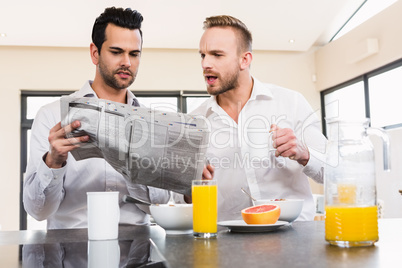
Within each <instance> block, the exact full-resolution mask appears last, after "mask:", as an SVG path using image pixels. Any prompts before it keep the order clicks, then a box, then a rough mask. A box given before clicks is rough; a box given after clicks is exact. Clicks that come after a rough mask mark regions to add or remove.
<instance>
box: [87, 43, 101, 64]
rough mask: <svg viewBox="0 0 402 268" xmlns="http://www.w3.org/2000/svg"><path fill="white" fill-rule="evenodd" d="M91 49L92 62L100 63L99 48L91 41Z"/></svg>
mask: <svg viewBox="0 0 402 268" xmlns="http://www.w3.org/2000/svg"><path fill="white" fill-rule="evenodd" d="M89 51H90V53H91V59H92V63H93V64H95V65H98V63H99V50H98V48H97V47H96V46H95V44H94V43H91V45H90V46H89Z"/></svg>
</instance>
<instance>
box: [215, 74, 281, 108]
mask: <svg viewBox="0 0 402 268" xmlns="http://www.w3.org/2000/svg"><path fill="white" fill-rule="evenodd" d="M252 79H253V90H252V91H251V96H250V99H249V100H248V101H253V100H263V99H265V100H272V99H273V98H274V95H273V94H272V92H271V90H270V89H269V87H268V86H266V85H265V84H264V83H262V82H260V81H259V80H257V79H256V78H254V77H252ZM219 110H222V108H221V107H220V106H219V105H218V102H217V101H216V96H211V98H210V99H209V100H208V103H207V111H212V112H216V113H219V112H218V111H219Z"/></svg>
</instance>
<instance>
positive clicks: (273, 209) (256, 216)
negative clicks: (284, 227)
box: [241, 204, 281, 224]
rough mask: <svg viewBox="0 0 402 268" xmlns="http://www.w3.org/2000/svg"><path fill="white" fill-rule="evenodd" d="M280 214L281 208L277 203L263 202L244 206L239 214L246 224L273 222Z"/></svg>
mask: <svg viewBox="0 0 402 268" xmlns="http://www.w3.org/2000/svg"><path fill="white" fill-rule="evenodd" d="M280 215H281V208H280V207H279V205H277V204H264V205H258V206H253V207H249V208H245V209H243V210H242V211H241V216H242V217H243V220H244V221H245V222H246V223H247V224H274V223H276V222H277V221H278V219H279V216H280Z"/></svg>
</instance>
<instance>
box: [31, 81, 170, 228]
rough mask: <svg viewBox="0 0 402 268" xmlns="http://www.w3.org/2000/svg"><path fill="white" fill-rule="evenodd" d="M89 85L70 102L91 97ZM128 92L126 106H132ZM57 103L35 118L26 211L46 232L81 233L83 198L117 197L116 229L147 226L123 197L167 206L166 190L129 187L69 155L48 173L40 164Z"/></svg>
mask: <svg viewBox="0 0 402 268" xmlns="http://www.w3.org/2000/svg"><path fill="white" fill-rule="evenodd" d="M91 84H92V81H88V82H86V83H85V85H84V86H83V87H82V88H81V90H79V91H77V92H75V93H73V94H71V97H84V96H88V97H95V98H97V96H96V94H95V92H94V91H93V89H92V88H91ZM135 102H136V99H135V97H134V95H133V94H132V93H131V92H130V91H129V90H127V103H135ZM60 117H61V115H60V101H55V102H53V103H50V104H48V105H45V106H43V107H42V108H41V109H40V110H39V111H38V113H37V115H36V117H35V120H34V123H33V125H32V131H31V141H30V154H29V162H28V166H27V170H26V174H25V180H24V190H23V201H24V207H25V210H26V211H27V212H28V213H29V214H30V215H31V216H32V217H34V218H35V219H37V220H47V228H48V229H63V228H86V227H87V194H86V193H87V192H97V191H118V192H120V195H119V200H120V223H121V224H148V223H149V215H148V214H147V212H148V210H147V208H146V207H142V206H141V208H140V206H137V205H135V204H128V203H123V202H122V201H121V198H122V196H123V195H125V194H130V195H132V196H136V197H139V198H141V199H143V200H147V201H150V202H152V203H167V201H168V200H169V193H168V191H166V190H162V189H157V188H153V187H147V186H144V185H139V184H131V183H130V184H129V183H127V181H126V180H125V179H124V178H123V176H122V175H121V174H120V173H118V172H117V171H116V170H115V169H113V167H112V166H110V165H109V164H108V163H107V162H106V161H105V160H104V159H100V158H91V159H85V160H81V161H76V160H75V159H74V157H73V156H72V155H71V154H70V153H69V155H68V158H67V164H66V165H65V166H64V167H62V168H59V169H51V168H49V167H48V166H47V165H46V163H45V162H44V160H43V157H44V155H45V153H46V152H48V151H49V141H48V137H49V131H50V129H51V128H52V127H54V126H55V125H56V124H57V123H58V122H60V119H61V118H60Z"/></svg>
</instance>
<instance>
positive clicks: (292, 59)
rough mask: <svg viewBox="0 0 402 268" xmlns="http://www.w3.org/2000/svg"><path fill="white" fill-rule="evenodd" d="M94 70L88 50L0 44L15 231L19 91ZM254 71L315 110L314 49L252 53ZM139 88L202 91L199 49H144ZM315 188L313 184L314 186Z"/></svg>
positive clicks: (67, 82) (2, 208)
mask: <svg viewBox="0 0 402 268" xmlns="http://www.w3.org/2000/svg"><path fill="white" fill-rule="evenodd" d="M94 72H95V68H94V66H93V65H92V62H91V60H90V57H89V50H88V49H86V48H53V47H46V48H45V47H0V99H1V100H2V105H1V108H0V109H1V110H0V122H2V125H3V126H2V128H1V131H0V152H1V153H0V170H1V175H0V185H2V187H0V225H1V226H2V230H18V229H19V196H20V182H19V178H20V110H21V107H20V91H21V90H75V89H79V88H80V87H81V86H82V84H83V83H84V82H85V80H87V79H92V78H93V76H94ZM252 72H253V73H254V75H255V76H256V77H257V78H258V79H259V80H261V81H263V82H270V83H276V84H279V85H281V86H285V87H289V88H292V89H295V90H298V91H300V92H301V93H303V94H304V95H305V96H306V97H307V99H308V101H310V103H311V105H312V106H313V107H314V108H318V107H319V93H318V92H317V91H316V90H315V85H314V83H313V82H312V81H311V76H312V74H314V73H315V70H314V53H312V52H307V53H294V52H292V53H285V52H280V53H276V52H261V51H255V52H254V61H253V64H252ZM132 89H134V90H135V89H138V90H177V89H179V90H205V85H204V81H203V77H202V71H201V65H200V56H199V55H198V52H197V50H173V49H169V50H163V49H144V52H143V55H142V60H141V66H140V70H139V73H138V78H137V81H136V82H135V83H134V84H133V86H132ZM313 187H314V186H313Z"/></svg>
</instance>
